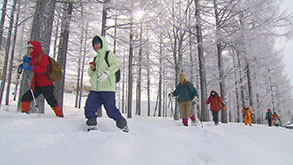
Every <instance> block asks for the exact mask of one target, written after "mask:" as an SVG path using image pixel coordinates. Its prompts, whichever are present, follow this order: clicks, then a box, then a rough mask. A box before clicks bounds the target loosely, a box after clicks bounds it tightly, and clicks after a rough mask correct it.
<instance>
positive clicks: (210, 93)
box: [210, 90, 219, 96]
mask: <svg viewBox="0 0 293 165" xmlns="http://www.w3.org/2000/svg"><path fill="white" fill-rule="evenodd" d="M213 92H215V93H216V94H215V96H219V94H218V93H217V92H216V90H212V91H211V93H210V96H213V95H212V93H213Z"/></svg>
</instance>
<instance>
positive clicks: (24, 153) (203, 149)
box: [0, 94, 293, 165]
mask: <svg viewBox="0 0 293 165" xmlns="http://www.w3.org/2000/svg"><path fill="white" fill-rule="evenodd" d="M73 98H74V97H73V96H70V95H68V94H67V95H66V97H65V99H66V106H65V118H63V119H61V118H56V117H54V114H53V112H52V110H50V108H49V107H47V109H46V114H45V115H41V116H39V115H37V114H31V115H26V114H21V113H17V112H16V108H15V106H13V105H12V106H10V107H9V108H8V109H7V110H8V111H5V110H1V111H0V130H1V131H0V155H1V156H0V164H1V165H52V164H54V165H67V164H68V165H92V164H99V165H236V164H237V165H248V164H251V165H292V164H293V131H292V130H288V129H285V128H277V127H272V128H268V127H267V126H265V125H253V127H246V126H244V125H243V124H220V125H219V126H218V127H215V126H213V124H212V123H205V124H204V128H201V127H199V126H197V127H195V126H190V127H182V126H181V123H180V121H174V120H172V119H171V118H162V119H161V118H147V117H134V118H133V119H128V122H129V128H130V132H129V133H123V132H122V131H120V130H118V129H117V128H116V126H115V123H114V122H113V121H112V120H110V119H108V118H107V117H103V118H101V119H99V120H98V127H99V130H98V131H92V132H85V131H84V129H85V124H84V123H85V119H84V116H83V110H78V109H75V108H73V102H74V101H73ZM104 116H105V115H104Z"/></svg>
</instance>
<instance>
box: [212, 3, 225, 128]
mask: <svg viewBox="0 0 293 165" xmlns="http://www.w3.org/2000/svg"><path fill="white" fill-rule="evenodd" d="M213 2H214V10H215V18H216V37H217V53H218V70H219V84H220V92H221V97H222V99H223V102H225V101H226V86H225V73H224V66H223V56H222V51H223V46H222V45H223V43H222V39H221V37H220V33H221V25H220V24H221V23H220V16H219V13H218V6H217V0H213ZM221 113H222V115H221V117H222V123H227V122H228V121H227V110H226V111H225V110H223V109H222V111H221Z"/></svg>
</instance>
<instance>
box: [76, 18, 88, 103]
mask: <svg viewBox="0 0 293 165" xmlns="http://www.w3.org/2000/svg"><path fill="white" fill-rule="evenodd" d="M88 26H89V23H88V22H87V23H86V27H85V37H84V42H83V58H82V65H81V78H80V89H79V102H78V108H80V107H81V98H82V91H83V76H84V64H85V56H86V51H87V49H86V41H87V37H88Z"/></svg>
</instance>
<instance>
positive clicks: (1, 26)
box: [0, 0, 8, 49]
mask: <svg viewBox="0 0 293 165" xmlns="http://www.w3.org/2000/svg"><path fill="white" fill-rule="evenodd" d="M7 1H8V0H3V6H2V14H1V20H0V49H2V39H3V31H4V22H5V16H6V8H7Z"/></svg>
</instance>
